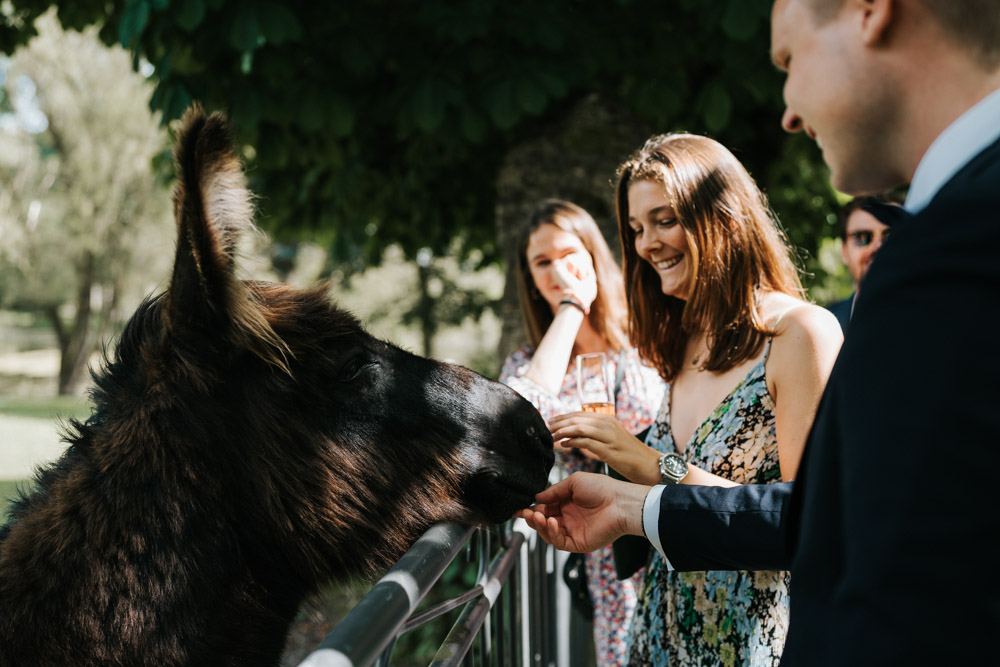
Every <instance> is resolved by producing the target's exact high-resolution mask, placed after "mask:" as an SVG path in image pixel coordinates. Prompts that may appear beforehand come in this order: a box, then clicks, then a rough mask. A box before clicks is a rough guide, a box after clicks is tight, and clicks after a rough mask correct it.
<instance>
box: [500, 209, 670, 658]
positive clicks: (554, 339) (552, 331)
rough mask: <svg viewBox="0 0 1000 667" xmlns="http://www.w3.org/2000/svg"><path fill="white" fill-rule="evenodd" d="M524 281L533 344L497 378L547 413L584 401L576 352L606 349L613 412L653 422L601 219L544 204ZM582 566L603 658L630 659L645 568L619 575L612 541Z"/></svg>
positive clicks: (564, 457) (527, 250)
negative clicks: (631, 630) (628, 641)
mask: <svg viewBox="0 0 1000 667" xmlns="http://www.w3.org/2000/svg"><path fill="white" fill-rule="evenodd" d="M517 283H518V291H519V295H520V301H521V312H522V314H523V316H524V324H525V328H526V329H527V333H528V341H529V343H528V345H526V346H525V347H523V348H521V349H519V350H517V351H515V352H514V353H513V354H511V355H510V356H509V357H508V358H507V360H506V361H505V362H504V365H503V370H502V371H501V374H500V381H501V382H504V383H506V384H508V385H509V386H511V387H512V388H514V389H515V390H516V391H518V392H519V393H520V394H521V395H522V396H524V397H525V398H526V399H528V400H529V401H531V403H532V404H533V405H534V406H535V407H536V408H538V410H539V412H540V413H541V415H542V417H544V418H545V419H549V418H550V417H552V416H554V415H557V414H562V413H566V412H570V411H576V410H580V409H581V407H582V404H581V400H580V395H579V392H578V387H577V372H576V368H577V363H576V361H575V360H576V357H577V356H578V355H585V354H588V353H604V354H605V359H606V362H607V365H606V369H605V372H606V376H607V379H608V383H609V384H612V387H611V390H610V393H611V398H610V399H609V402H611V403H614V406H615V415H616V417H610V418H612V419H615V418H617V420H619V421H620V422H621V424H622V427H623V428H624V429H626V431H628V432H639V431H641V430H642V429H644V428H646V427H647V426H649V425H650V424H651V423H652V420H653V417H654V416H655V414H656V410H657V407H658V406H659V404H660V402H661V400H662V396H663V390H664V384H663V381H662V380H661V379H660V378H659V375H658V374H657V372H656V371H655V370H653V369H651V368H650V367H648V366H646V365H644V364H642V363H640V361H639V357H638V354H637V353H636V351H635V350H634V349H632V348H630V347H629V345H628V337H627V336H626V333H625V329H626V326H627V319H626V310H625V290H624V287H623V283H622V277H621V271H620V269H619V268H618V265H617V264H615V261H614V259H613V258H612V255H611V251H610V249H609V248H608V245H607V243H606V242H605V241H604V238H603V237H602V236H601V232H600V230H599V229H598V227H597V224H596V223H595V222H594V219H593V218H592V217H591V216H590V215H589V214H588V213H587V212H586V211H584V210H583V209H582V208H580V207H579V206H577V205H575V204H572V203H570V202H567V201H562V200H555V199H551V200H546V201H544V202H542V203H541V204H540V205H539V206H538V208H537V209H536V210H535V212H534V213H533V214H532V216H531V218H530V219H529V221H528V224H527V225H526V226H525V227H524V229H523V230H522V231H521V236H520V238H519V245H518V271H517ZM618 378H620V382H616V381H617V379H618ZM615 383H617V384H618V385H619V386H618V389H617V392H615V390H614V386H613V385H614V384H615ZM557 449H558V450H559V452H560V456H559V458H560V460H561V463H562V467H563V468H564V469H565V470H567V471H569V472H574V471H577V470H585V471H592V472H593V471H597V470H598V469H599V467H598V466H599V464H597V463H595V462H593V461H591V460H589V459H587V458H585V457H584V456H583V455H582V454H581V453H580V452H579V451H572V450H571V449H559V448H557ZM585 564H586V571H587V587H588V590H589V592H590V597H591V600H592V602H593V605H594V642H595V646H596V655H597V660H598V663H599V664H600V665H621V664H624V663H625V650H626V638H627V636H628V632H629V624H630V622H631V618H632V612H633V609H634V608H635V604H636V587H637V584H638V582H639V580H640V578H639V576H641V575H639V576H636V577H633V578H632V579H626V580H624V581H618V580H617V577H616V576H615V568H614V561H613V560H612V554H611V547H607V548H605V549H603V550H601V551H597V552H595V553H592V554H587V556H586V560H585Z"/></svg>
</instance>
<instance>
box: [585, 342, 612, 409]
mask: <svg viewBox="0 0 1000 667" xmlns="http://www.w3.org/2000/svg"><path fill="white" fill-rule="evenodd" d="M609 371H610V369H609V368H608V357H607V355H605V354H604V353H603V352H593V353H590V354H580V355H577V357H576V390H577V392H578V393H579V394H580V405H581V406H582V407H583V410H584V412H599V413H601V414H605V415H613V414H615V399H614V395H613V394H612V390H611V381H610V373H609Z"/></svg>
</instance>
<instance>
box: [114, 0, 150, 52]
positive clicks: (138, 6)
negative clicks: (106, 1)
mask: <svg viewBox="0 0 1000 667" xmlns="http://www.w3.org/2000/svg"><path fill="white" fill-rule="evenodd" d="M148 20H149V2H148V1H147V0H128V3H127V4H126V5H125V11H124V12H123V13H122V18H121V22H120V23H119V24H118V42H119V43H120V44H121V45H122V46H124V47H125V48H130V47H131V46H132V45H133V44H134V43H136V42H137V41H138V40H139V37H140V36H141V35H142V31H143V30H145V29H146V22H147V21H148Z"/></svg>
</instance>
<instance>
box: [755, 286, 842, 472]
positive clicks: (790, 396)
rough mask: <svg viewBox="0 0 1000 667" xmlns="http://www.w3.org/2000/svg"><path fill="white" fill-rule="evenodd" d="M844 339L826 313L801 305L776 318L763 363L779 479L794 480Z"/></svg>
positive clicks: (838, 326)
mask: <svg viewBox="0 0 1000 667" xmlns="http://www.w3.org/2000/svg"><path fill="white" fill-rule="evenodd" d="M843 341H844V336H843V333H842V332H841V329H840V325H839V324H838V323H837V319H836V317H834V316H833V314H832V313H830V311H828V310H826V309H825V308H820V307H819V306H813V305H810V304H804V305H802V306H800V307H797V308H794V309H792V310H791V311H789V312H788V313H786V314H785V315H784V316H783V317H782V318H781V323H780V325H779V326H778V331H777V332H776V333H775V336H774V342H773V343H772V344H771V356H770V358H769V359H768V362H767V377H768V390H769V391H770V392H771V395H772V396H773V397H774V402H775V422H776V426H775V428H776V430H777V436H778V462H779V464H780V466H781V479H782V480H783V481H788V480H791V479H794V478H795V473H796V472H797V470H798V467H799V461H800V460H801V458H802V450H803V449H804V448H805V444H806V437H807V436H808V435H809V429H810V428H811V427H812V422H813V418H814V417H815V416H816V408H817V406H819V399H820V397H821V396H822V395H823V389H824V388H825V387H826V381H827V380H828V379H829V377H830V371H831V370H833V363H834V362H835V361H836V360H837V354H838V353H839V352H840V345H841V343H843Z"/></svg>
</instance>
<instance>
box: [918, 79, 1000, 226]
mask: <svg viewBox="0 0 1000 667" xmlns="http://www.w3.org/2000/svg"><path fill="white" fill-rule="evenodd" d="M997 139H1000V90H995V91H993V92H992V93H990V94H989V95H987V96H986V97H984V98H983V99H982V100H980V101H979V102H977V103H976V105H975V106H973V107H972V108H971V109H969V110H968V111H966V112H965V113H964V114H962V115H961V116H959V117H958V118H957V119H956V120H955V122H953V123H952V124H951V125H949V126H948V127H946V128H945V130H944V132H942V133H941V134H939V135H938V137H937V139H935V140H934V143H932V144H931V146H930V148H928V149H927V152H926V153H924V156H923V157H922V158H921V159H920V164H918V165H917V171H916V172H914V174H913V180H912V181H911V182H910V190H909V192H908V193H907V195H906V203H905V204H904V205H903V206H904V208H906V210H907V211H908V212H910V213H919V212H920V211H922V210H923V209H924V208H925V207H926V206H927V205H928V204H929V203H931V200H932V199H934V196H935V195H936V194H937V193H938V190H940V189H941V188H942V187H943V186H944V184H945V183H947V182H948V181H950V180H951V177H952V176H954V175H955V174H957V173H958V171H959V170H960V169H961V168H962V167H964V166H965V165H966V164H968V163H969V161H970V160H972V158H974V157H975V156H977V155H979V153H981V152H982V151H983V150H984V149H985V148H986V147H987V146H989V145H991V144H992V143H993V142H995V141H996V140H997Z"/></svg>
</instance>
